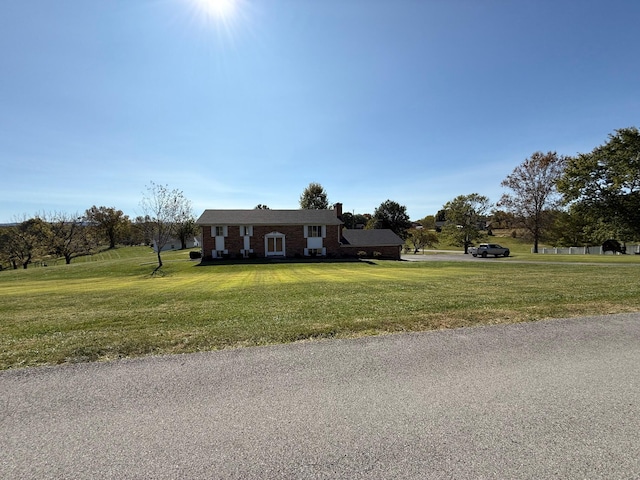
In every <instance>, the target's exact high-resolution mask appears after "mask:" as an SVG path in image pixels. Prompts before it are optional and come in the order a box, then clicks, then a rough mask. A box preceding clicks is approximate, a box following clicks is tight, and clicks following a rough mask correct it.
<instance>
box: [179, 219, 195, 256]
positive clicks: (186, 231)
mask: <svg viewBox="0 0 640 480" xmlns="http://www.w3.org/2000/svg"><path fill="white" fill-rule="evenodd" d="M197 234H198V226H197V225H196V219H195V218H193V217H191V218H184V219H182V220H181V221H180V222H179V223H178V224H177V225H176V237H178V238H179V239H180V245H181V247H180V248H182V250H184V249H185V248H187V241H188V240H189V239H190V238H191V239H193V237H194V236H196V235H197Z"/></svg>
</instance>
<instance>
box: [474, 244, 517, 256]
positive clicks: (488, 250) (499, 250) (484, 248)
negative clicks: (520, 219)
mask: <svg viewBox="0 0 640 480" xmlns="http://www.w3.org/2000/svg"><path fill="white" fill-rule="evenodd" d="M469 253H470V254H471V255H473V256H474V257H477V256H478V255H480V256H481V257H482V258H487V255H493V256H495V257H508V256H509V249H508V248H505V247H501V246H500V245H498V244H497V243H481V244H480V245H478V246H477V247H471V248H470V249H469Z"/></svg>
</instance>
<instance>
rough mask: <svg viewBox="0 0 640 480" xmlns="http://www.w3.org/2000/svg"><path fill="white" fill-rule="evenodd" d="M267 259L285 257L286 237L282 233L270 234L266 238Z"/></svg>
mask: <svg viewBox="0 0 640 480" xmlns="http://www.w3.org/2000/svg"><path fill="white" fill-rule="evenodd" d="M265 242H266V248H265V251H266V255H267V257H284V256H285V253H284V252H285V250H284V235H283V234H281V233H270V234H268V235H266V236H265Z"/></svg>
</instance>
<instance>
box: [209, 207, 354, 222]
mask: <svg viewBox="0 0 640 480" xmlns="http://www.w3.org/2000/svg"><path fill="white" fill-rule="evenodd" d="M196 224H197V225H341V224H342V221H341V220H340V219H339V218H338V217H337V216H336V211H335V210H302V209H300V210H259V209H254V210H205V211H204V212H203V213H202V215H200V218H198V220H197V221H196Z"/></svg>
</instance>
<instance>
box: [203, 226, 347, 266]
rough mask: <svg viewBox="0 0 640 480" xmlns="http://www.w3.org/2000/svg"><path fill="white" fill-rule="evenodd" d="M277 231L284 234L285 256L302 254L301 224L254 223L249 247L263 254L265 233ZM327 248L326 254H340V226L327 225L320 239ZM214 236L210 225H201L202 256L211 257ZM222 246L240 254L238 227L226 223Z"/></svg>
mask: <svg viewBox="0 0 640 480" xmlns="http://www.w3.org/2000/svg"><path fill="white" fill-rule="evenodd" d="M272 232H278V233H282V234H284V235H285V252H286V255H287V257H297V256H300V257H301V256H303V255H304V249H305V248H306V246H307V239H306V238H304V227H303V226H302V225H254V226H253V235H252V236H251V239H250V248H251V249H253V253H254V254H255V255H256V257H259V258H260V257H264V256H265V235H268V234H269V233H272ZM322 244H323V246H324V247H325V248H326V249H327V255H328V256H338V255H339V254H340V226H339V225H327V226H326V237H325V238H324V239H323V241H322ZM215 245H216V241H215V237H212V236H211V226H208V225H207V226H203V227H202V251H203V256H204V258H211V251H212V250H214V249H215ZM224 248H225V250H228V252H229V256H230V257H231V258H236V257H238V256H239V255H240V251H241V250H242V249H244V237H241V236H240V227H239V226H237V225H235V226H234V225H228V227H227V236H226V237H225V239H224Z"/></svg>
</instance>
